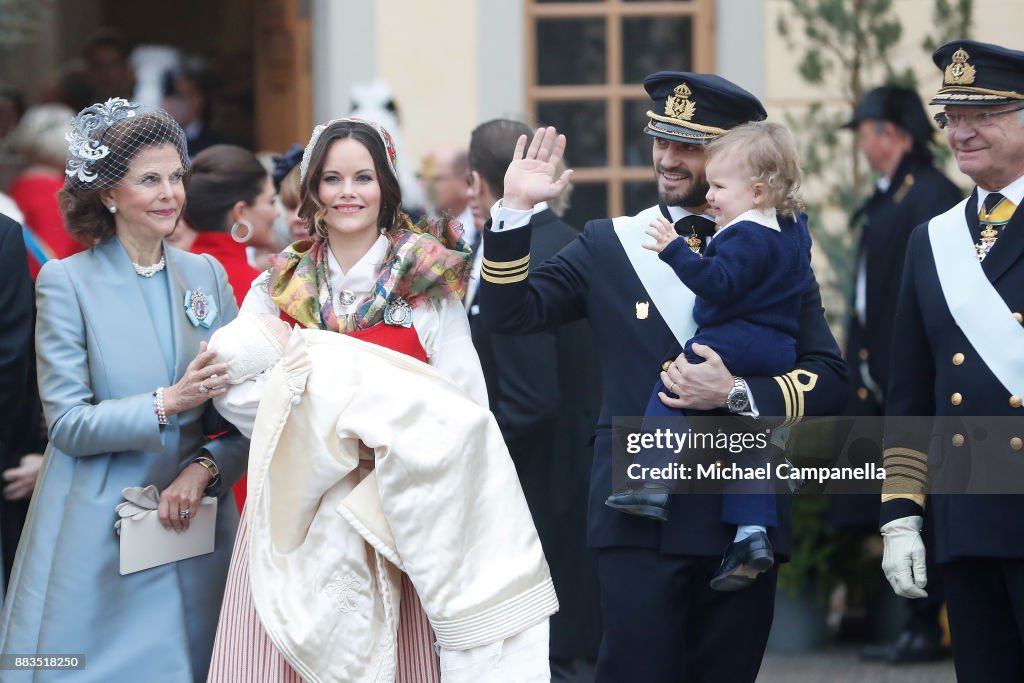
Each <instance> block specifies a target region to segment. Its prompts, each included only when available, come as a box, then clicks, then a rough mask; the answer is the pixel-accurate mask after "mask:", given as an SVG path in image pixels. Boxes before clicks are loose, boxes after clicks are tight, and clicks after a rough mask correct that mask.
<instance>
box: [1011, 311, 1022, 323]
mask: <svg viewBox="0 0 1024 683" xmlns="http://www.w3.org/2000/svg"><path fill="white" fill-rule="evenodd" d="M1013 319H1014V320H1016V321H1017V322H1019V323H1024V315H1021V314H1020V313H1018V312H1017V311H1014V312H1013Z"/></svg>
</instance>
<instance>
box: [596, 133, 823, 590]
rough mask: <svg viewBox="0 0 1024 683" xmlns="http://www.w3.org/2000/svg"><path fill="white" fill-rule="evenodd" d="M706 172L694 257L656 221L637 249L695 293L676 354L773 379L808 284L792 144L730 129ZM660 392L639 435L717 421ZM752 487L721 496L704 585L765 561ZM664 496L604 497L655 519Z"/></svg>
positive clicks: (789, 356) (749, 574) (771, 515)
mask: <svg viewBox="0 0 1024 683" xmlns="http://www.w3.org/2000/svg"><path fill="white" fill-rule="evenodd" d="M706 173H707V179H708V184H709V186H710V189H709V190H708V194H707V200H708V205H709V213H710V214H711V215H712V216H714V218H715V224H716V231H715V235H714V237H713V238H712V239H711V241H710V242H709V244H708V246H707V249H706V250H705V254H704V255H703V257H702V256H701V255H700V254H699V253H697V251H696V250H695V249H694V248H691V247H690V246H689V245H688V243H687V240H685V239H680V235H678V234H676V232H675V229H674V226H673V225H672V223H670V222H669V221H668V220H667V219H665V218H664V217H661V216H659V217H658V218H657V219H655V220H654V221H653V222H652V223H651V230H648V231H647V234H649V235H650V236H651V237H653V238H654V239H655V242H654V244H649V245H644V246H645V247H646V248H648V249H651V250H652V251H656V252H659V257H660V258H661V260H662V261H664V262H665V263H667V264H668V265H670V266H671V267H672V269H673V270H674V271H675V272H676V274H677V275H678V276H679V279H680V280H682V281H683V283H684V284H685V285H686V286H687V287H689V288H690V290H692V291H693V293H694V294H695V295H696V301H695V303H694V307H693V318H694V321H695V322H696V323H697V332H696V334H695V335H694V336H693V337H692V338H691V339H690V340H688V341H687V342H686V344H685V345H684V351H685V353H686V357H687V359H688V360H689V362H690V363H702V362H704V359H703V358H701V357H700V356H698V355H697V354H695V353H694V352H693V349H692V346H693V344H695V343H697V344H704V345H706V346H709V347H711V348H712V349H714V350H715V351H716V352H717V353H718V354H719V355H720V356H721V358H722V362H723V363H724V364H725V366H726V367H727V368H729V370H730V371H731V372H732V373H733V374H734V375H737V376H769V377H770V376H774V375H780V374H783V373H785V372H787V371H788V370H789V369H790V368H792V367H793V366H794V365H796V334H797V328H798V321H799V316H800V302H801V296H802V294H803V292H804V291H806V289H807V287H808V286H809V285H810V282H811V279H812V277H813V275H812V273H811V265H810V248H811V238H810V234H809V233H808V230H807V216H806V215H805V214H803V213H800V210H801V209H802V208H803V204H802V202H801V200H800V195H799V190H800V181H801V172H800V166H799V164H798V161H797V153H796V146H795V144H794V142H793V137H792V135H791V134H790V132H789V131H788V130H787V129H786V128H785V127H784V126H781V125H779V124H775V123H767V122H764V121H761V122H755V123H747V124H744V125H741V126H738V127H736V128H733V129H732V130H730V131H728V132H727V133H725V135H723V136H722V137H720V138H718V139H717V140H715V141H713V142H712V143H711V144H709V145H708V146H707V166H706ZM668 393H669V389H668V388H667V387H666V386H665V385H664V384H663V383H662V382H661V381H658V382H657V384H656V385H655V387H654V391H653V393H652V395H651V399H650V402H649V404H648V407H647V410H646V411H645V420H644V423H645V429H648V428H649V427H650V425H651V423H652V420H651V419H650V418H655V420H656V419H657V418H664V417H681V416H683V415H693V416H696V415H709V414H715V413H719V414H722V411H698V410H686V411H682V410H677V409H674V408H669V407H667V406H665V405H664V404H663V403H662V402H661V400H660V396H662V395H663V394H668ZM673 427H674V431H677V432H682V431H685V429H686V428H685V425H684V424H683V423H682V422H681V421H675V422H674V423H673ZM657 457H660V456H657ZM645 464H650V465H652V466H654V467H659V466H664V465H666V464H669V463H667V462H660V463H645ZM762 464H763V463H762ZM757 490H758V491H761V492H755V493H730V492H729V491H728V490H727V491H726V492H725V493H724V494H723V496H722V521H723V522H724V523H726V524H735V525H736V527H737V530H736V536H735V538H734V540H733V542H732V543H731V544H730V545H729V547H728V548H727V549H726V552H725V557H724V558H723V561H722V566H721V567H720V568H719V570H718V571H717V572H716V573H715V575H714V576H713V577H712V579H711V586H712V588H715V589H718V590H736V589H739V588H743V587H745V586H748V585H750V584H751V583H752V582H753V581H754V580H755V579H756V578H757V576H758V575H759V574H760V573H761V572H763V571H765V570H767V569H769V568H770V567H771V566H772V564H773V563H774V554H773V552H772V548H771V543H770V542H769V541H768V537H767V531H766V529H767V527H770V526H776V524H777V519H776V504H775V497H774V495H773V494H772V493H769V492H764V491H763V487H762V488H761V489H757ZM667 493H668V490H667V489H661V490H659V489H658V488H656V487H652V486H651V484H650V483H645V485H644V488H642V489H639V490H634V491H627V492H623V493H615V494H612V495H611V496H610V497H609V498H608V500H607V501H606V504H607V505H609V506H611V507H613V508H617V509H619V510H622V511H623V512H627V513H630V514H637V515H642V516H646V517H652V518H654V519H661V520H664V519H667V516H668V505H669V503H668V501H669V496H668V495H666V494H667Z"/></svg>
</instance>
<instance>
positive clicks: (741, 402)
mask: <svg viewBox="0 0 1024 683" xmlns="http://www.w3.org/2000/svg"><path fill="white" fill-rule="evenodd" d="M725 407H726V408H728V409H729V411H730V412H733V413H745V412H747V411H748V410H750V390H749V389H748V388H747V380H745V379H743V378H742V377H736V376H733V378H732V389H731V390H730V391H729V395H728V396H726V397H725Z"/></svg>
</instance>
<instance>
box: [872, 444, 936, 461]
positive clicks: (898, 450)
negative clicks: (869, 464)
mask: <svg viewBox="0 0 1024 683" xmlns="http://www.w3.org/2000/svg"><path fill="white" fill-rule="evenodd" d="M894 455H902V456H906V457H908V458H915V459H916V460H920V461H921V462H925V463H926V462H928V454H927V453H925V452H924V451H918V450H915V449H913V448H906V447H904V446H893V447H891V448H886V449H885V450H884V451H882V458H883V459H885V458H888V457H891V456H894Z"/></svg>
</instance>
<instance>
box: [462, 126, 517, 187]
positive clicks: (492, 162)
mask: <svg viewBox="0 0 1024 683" xmlns="http://www.w3.org/2000/svg"><path fill="white" fill-rule="evenodd" d="M520 135H525V136H526V144H530V141H531V140H533V130H532V129H531V128H530V127H529V126H527V125H526V124H525V123H523V122H522V121H513V120H511V119H494V120H491V121H487V122H485V123H481V124H480V125H479V126H477V127H476V128H475V129H474V130H473V133H472V135H471V136H470V138H469V168H470V170H472V171H476V172H477V173H479V174H480V177H481V178H483V180H484V182H485V183H487V187H488V188H490V190H491V192H493V193H494V196H495V197H501V196H503V195H504V194H505V190H504V188H505V171H506V170H508V164H509V162H510V161H512V152H513V151H515V148H516V141H517V140H518V139H519V136H520Z"/></svg>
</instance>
